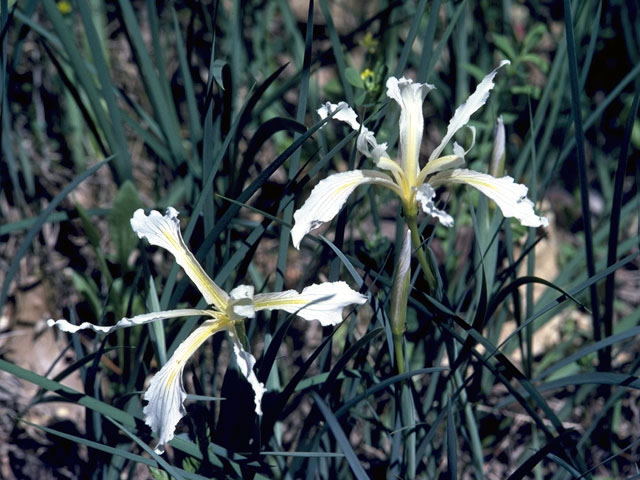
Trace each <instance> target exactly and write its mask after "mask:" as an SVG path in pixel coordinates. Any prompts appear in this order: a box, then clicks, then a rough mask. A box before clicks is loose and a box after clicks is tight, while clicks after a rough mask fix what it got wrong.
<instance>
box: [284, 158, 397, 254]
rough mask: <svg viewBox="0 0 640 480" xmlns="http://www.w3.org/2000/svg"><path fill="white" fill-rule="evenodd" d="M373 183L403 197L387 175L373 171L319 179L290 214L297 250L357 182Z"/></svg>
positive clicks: (329, 215) (339, 207) (336, 208)
mask: <svg viewBox="0 0 640 480" xmlns="http://www.w3.org/2000/svg"><path fill="white" fill-rule="evenodd" d="M365 183H375V184H378V185H382V186H385V187H387V188H391V189H392V190H394V191H395V192H396V193H397V194H398V195H400V196H401V197H402V195H403V194H402V190H401V189H400V188H399V187H398V186H397V185H396V183H394V181H393V180H392V179H391V178H390V177H389V176H388V175H386V174H384V173H380V172H376V171H375V170H352V171H349V172H342V173H335V174H333V175H329V176H328V177H327V178H325V179H323V180H321V181H320V182H319V183H318V184H317V185H316V186H315V187H314V188H313V190H312V191H311V195H309V198H308V199H307V201H306V202H305V203H304V205H302V207H300V208H299V209H298V210H296V212H295V213H294V214H293V219H294V225H293V228H292V229H291V239H292V241H293V245H294V246H295V247H296V248H297V249H300V242H301V241H302V237H304V236H305V235H306V234H307V233H309V232H310V231H311V230H313V229H314V228H317V227H319V226H320V225H322V224H323V223H326V222H328V221H330V220H332V219H333V217H335V216H336V215H337V214H338V212H339V211H340V209H341V208H342V206H343V205H344V204H345V202H346V201H347V198H349V195H351V193H352V192H353V191H354V190H355V189H356V187H357V186H358V185H363V184H365Z"/></svg>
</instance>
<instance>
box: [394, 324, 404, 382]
mask: <svg viewBox="0 0 640 480" xmlns="http://www.w3.org/2000/svg"><path fill="white" fill-rule="evenodd" d="M403 337H404V333H399V334H398V333H396V332H393V349H394V350H395V354H396V367H397V368H398V373H404V372H405V366H404V351H403V350H402V338H403Z"/></svg>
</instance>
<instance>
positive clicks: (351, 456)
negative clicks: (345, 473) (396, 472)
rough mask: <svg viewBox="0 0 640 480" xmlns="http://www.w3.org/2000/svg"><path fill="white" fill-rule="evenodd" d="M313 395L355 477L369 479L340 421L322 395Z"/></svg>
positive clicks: (362, 479)
mask: <svg viewBox="0 0 640 480" xmlns="http://www.w3.org/2000/svg"><path fill="white" fill-rule="evenodd" d="M311 395H312V396H313V399H314V400H315V402H316V406H317V407H318V409H319V410H320V412H321V413H322V415H323V416H324V418H325V420H326V421H327V424H328V425H329V429H330V430H331V432H332V433H333V436H334V437H335V439H336V441H337V442H338V445H339V446H340V449H341V450H342V452H343V453H344V455H345V458H346V460H347V463H348V464H349V467H351V471H352V472H353V474H354V475H355V477H356V478H357V479H359V480H364V479H368V478H369V476H368V475H367V474H366V472H365V471H364V468H362V465H361V464H360V460H358V456H357V455H356V453H355V452H354V451H353V447H351V444H350V443H349V440H348V439H347V436H346V435H345V433H344V431H343V430H342V427H341V426H340V423H338V419H337V418H336V416H335V415H334V414H333V412H332V411H331V410H330V409H329V407H328V406H327V404H326V403H324V400H322V398H320V395H318V394H317V393H315V392H311Z"/></svg>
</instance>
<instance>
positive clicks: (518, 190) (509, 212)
mask: <svg viewBox="0 0 640 480" xmlns="http://www.w3.org/2000/svg"><path fill="white" fill-rule="evenodd" d="M429 183H431V185H432V186H433V187H437V186H439V185H443V184H445V183H464V184H467V185H471V186H472V187H474V188H477V189H478V190H480V191H481V192H482V193H484V194H485V195H486V196H487V197H489V198H490V199H491V200H493V201H494V202H496V204H497V205H498V207H500V210H502V214H503V215H504V216H505V217H507V218H509V217H515V218H516V219H518V220H519V221H520V223H521V224H522V225H525V226H527V227H540V226H543V227H546V226H548V225H549V220H548V219H547V218H546V217H540V216H538V215H536V214H535V212H534V210H533V202H532V201H531V200H529V199H528V198H527V191H528V189H527V187H526V185H522V184H519V183H515V182H514V180H513V178H511V177H508V176H507V177H502V178H495V177H492V176H491V175H487V174H486V173H480V172H474V171H473V170H465V169H456V170H448V171H445V172H440V173H438V174H436V175H434V176H433V177H431V179H430V180H429Z"/></svg>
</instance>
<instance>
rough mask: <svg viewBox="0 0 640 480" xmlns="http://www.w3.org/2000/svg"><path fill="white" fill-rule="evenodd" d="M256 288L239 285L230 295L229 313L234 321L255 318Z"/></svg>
mask: <svg viewBox="0 0 640 480" xmlns="http://www.w3.org/2000/svg"><path fill="white" fill-rule="evenodd" d="M254 290H255V289H254V288H253V287H252V286H249V285H239V286H237V287H236V288H234V289H233V290H231V292H230V293H229V296H230V297H231V298H230V299H229V306H228V307H227V313H228V315H229V318H231V320H232V321H236V320H238V319H241V318H253V317H255V316H256V311H255V309H254V307H253V292H254Z"/></svg>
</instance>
